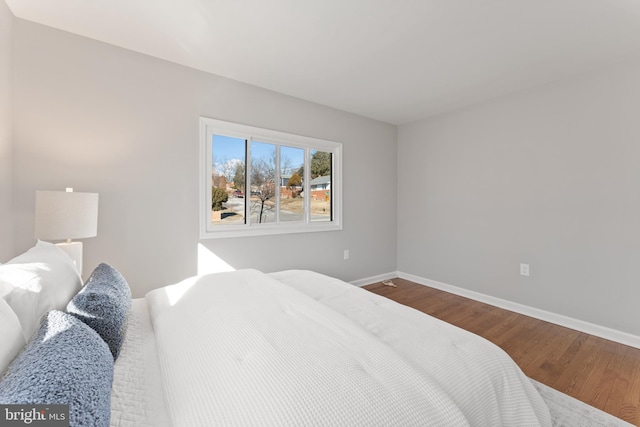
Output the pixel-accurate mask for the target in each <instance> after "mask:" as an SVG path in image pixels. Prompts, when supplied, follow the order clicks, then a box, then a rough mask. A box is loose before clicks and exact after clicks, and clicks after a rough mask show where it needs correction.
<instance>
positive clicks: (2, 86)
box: [0, 0, 14, 262]
mask: <svg viewBox="0 0 640 427" xmlns="http://www.w3.org/2000/svg"><path fill="white" fill-rule="evenodd" d="M12 71H13V14H12V13H11V11H10V10H9V8H8V7H7V4H6V3H5V1H4V0H0V262H3V261H7V260H8V259H10V258H11V257H12V256H13V255H14V235H13V167H12V165H13V164H12V152H13V150H12V148H13V142H12V123H13V119H12V103H13V101H12V99H13V98H12V97H13V91H12V80H13V73H12Z"/></svg>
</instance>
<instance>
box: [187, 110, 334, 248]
mask: <svg viewBox="0 0 640 427" xmlns="http://www.w3.org/2000/svg"><path fill="white" fill-rule="evenodd" d="M214 134H218V135H225V136H231V137H237V138H241V139H245V140H246V141H248V143H247V148H246V150H247V153H246V154H247V161H246V165H245V170H246V176H245V180H246V183H245V184H246V185H245V189H248V188H250V186H249V182H248V181H249V179H250V170H251V148H250V147H251V142H252V141H258V142H266V143H271V144H276V145H280V146H287V147H296V148H303V149H305V168H304V174H305V176H304V177H303V181H304V183H303V184H304V186H303V188H304V194H305V198H304V200H305V216H304V219H303V220H302V221H283V222H278V221H277V222H269V223H262V224H258V223H255V224H253V223H251V218H250V217H251V216H250V215H248V214H247V212H248V211H249V210H250V209H251V207H250V201H249V198H248V195H245V200H246V203H247V206H245V211H246V212H245V223H244V224H231V225H229V224H217V225H211V187H212V184H211V174H212V169H213V168H212V164H211V163H212V162H211V159H212V148H211V141H212V136H213V135H214ZM310 150H321V151H326V152H330V153H332V156H331V157H332V162H333V164H332V177H331V198H332V200H331V207H332V211H333V212H332V220H331V221H311V218H310V211H311V209H310V205H311V191H310V190H309V188H310V187H309V186H310V182H311V179H310V178H311V167H310V161H311V155H310ZM277 152H278V153H279V150H277ZM276 170H277V171H278V172H277V175H276V183H278V182H279V181H278V179H279V178H280V164H279V161H277V167H276ZM199 188H200V193H199V194H200V215H199V217H200V238H201V239H215V238H229V237H242V236H260V235H272V234H289V233H308V232H319V231H338V230H342V144H341V143H339V142H334V141H327V140H324V139H317V138H311V137H307V136H301V135H294V134H290V133H285V132H279V131H275V130H269V129H262V128H258V127H254V126H248V125H243V124H238V123H232V122H226V121H222V120H216V119H210V118H207V117H200V185H199ZM279 199H280V192H279V191H277V192H276V204H277V206H279V203H280V201H279ZM278 211H279V209H276V213H277V212H278ZM276 218H278V217H276Z"/></svg>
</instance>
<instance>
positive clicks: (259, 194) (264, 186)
mask: <svg viewBox="0 0 640 427" xmlns="http://www.w3.org/2000/svg"><path fill="white" fill-rule="evenodd" d="M275 165H276V163H275V150H274V156H273V158H258V159H254V161H253V162H252V163H251V199H252V200H253V202H252V205H251V211H252V212H257V217H258V223H262V222H264V221H266V214H267V212H271V211H273V210H274V209H275V204H274V203H269V201H270V200H272V199H274V198H275V195H276V182H275V181H276V168H275Z"/></svg>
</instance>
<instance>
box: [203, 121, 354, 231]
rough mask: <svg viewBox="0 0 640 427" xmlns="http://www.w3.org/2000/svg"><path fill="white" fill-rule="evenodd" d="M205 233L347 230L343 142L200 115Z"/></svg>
mask: <svg viewBox="0 0 640 427" xmlns="http://www.w3.org/2000/svg"><path fill="white" fill-rule="evenodd" d="M200 138H201V147H200V185H201V187H200V188H201V192H200V194H201V196H200V197H201V201H202V205H201V208H200V237H201V238H215V237H234V236H250V235H260V234H281V233H301V232H310V231H331V230H340V229H342V210H341V209H342V194H341V193H342V192H341V188H342V179H341V174H342V144H340V143H338V142H333V141H326V140H322V139H316V138H310V137H305V136H300V135H293V134H288V133H284V132H278V131H273V130H268V129H261V128H257V127H252V126H246V125H241V124H237V123H230V122H224V121H220V120H214V119H209V118H204V117H203V118H201V119H200Z"/></svg>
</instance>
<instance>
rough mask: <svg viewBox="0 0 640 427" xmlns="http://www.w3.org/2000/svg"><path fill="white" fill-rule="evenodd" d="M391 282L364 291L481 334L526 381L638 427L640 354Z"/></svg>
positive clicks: (430, 290) (407, 283)
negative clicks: (560, 393) (523, 374)
mask: <svg viewBox="0 0 640 427" xmlns="http://www.w3.org/2000/svg"><path fill="white" fill-rule="evenodd" d="M393 282H394V283H395V284H396V285H397V288H393V287H388V286H384V285H382V284H381V283H374V284H372V285H368V286H365V287H364V288H365V289H367V290H369V291H371V292H375V293H377V294H379V295H383V296H385V297H388V298H390V299H392V300H394V301H397V302H399V303H402V304H405V305H408V306H410V307H413V308H415V309H418V310H420V311H422V312H424V313H427V314H429V315H431V316H434V317H437V318H439V319H442V320H444V321H446V322H449V323H451V324H454V325H456V326H458V327H461V328H463V329H466V330H468V331H471V332H473V333H475V334H477V335H480V336H482V337H484V338H486V339H488V340H489V341H491V342H493V343H494V344H496V345H498V346H499V347H501V348H502V349H503V350H504V351H506V352H507V353H508V354H509V355H510V356H511V357H512V358H513V359H514V360H515V361H516V363H517V364H518V365H519V366H520V368H521V369H522V370H523V371H524V373H525V374H526V375H527V376H529V378H533V379H535V380H537V381H540V382H541V383H543V384H546V385H548V386H549V387H552V388H554V389H556V390H559V391H561V392H563V393H565V394H568V395H569V396H573V397H574V398H576V399H579V400H581V401H583V402H585V403H588V404H589V405H591V406H594V407H596V408H599V409H601V410H603V411H605V412H608V413H610V414H612V415H614V416H616V417H618V418H621V419H623V420H625V421H627V422H629V423H631V424H634V425H637V426H640V349H636V348H633V347H629V346H626V345H623V344H618V343H615V342H612V341H608V340H605V339H602V338H599V337H595V336H592V335H589V334H585V333H582V332H578V331H574V330H572V329H568V328H564V327H562V326H558V325H554V324H552V323H548V322H544V321H542V320H538V319H534V318H531V317H528V316H524V315H521V314H517V313H514V312H511V311H507V310H503V309H501V308H497V307H494V306H491V305H487V304H484V303H481V302H477V301H474V300H470V299H467V298H464V297H460V296H457V295H453V294H450V293H447V292H443V291H440V290H437V289H433V288H429V287H426V286H423V285H420V284H417V283H413V282H410V281H408V280H403V279H394V280H393Z"/></svg>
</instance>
